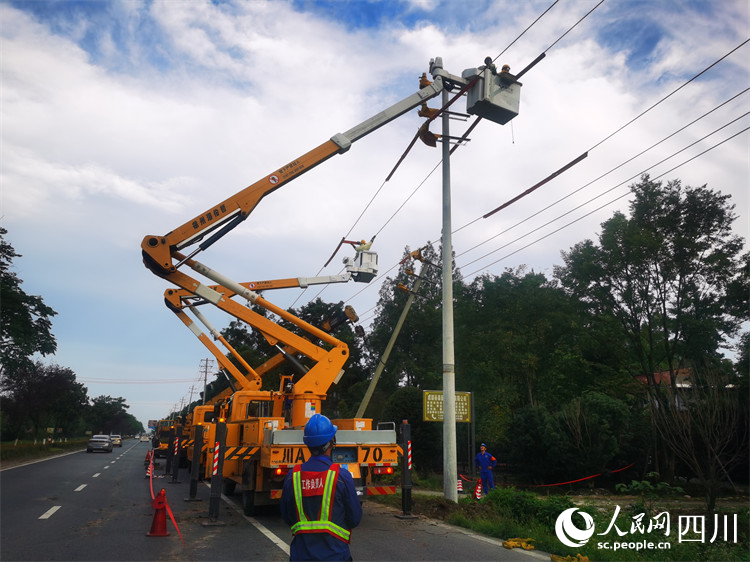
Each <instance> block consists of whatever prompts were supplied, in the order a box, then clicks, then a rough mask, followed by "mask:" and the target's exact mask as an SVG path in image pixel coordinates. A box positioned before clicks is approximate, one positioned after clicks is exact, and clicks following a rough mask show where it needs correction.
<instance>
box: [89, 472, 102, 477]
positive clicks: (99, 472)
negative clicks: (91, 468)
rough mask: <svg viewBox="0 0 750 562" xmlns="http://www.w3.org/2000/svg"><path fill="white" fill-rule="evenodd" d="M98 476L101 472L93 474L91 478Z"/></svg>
mask: <svg viewBox="0 0 750 562" xmlns="http://www.w3.org/2000/svg"><path fill="white" fill-rule="evenodd" d="M100 474H101V472H97V473H96V474H94V475H93V476H92V477H91V478H99V475H100Z"/></svg>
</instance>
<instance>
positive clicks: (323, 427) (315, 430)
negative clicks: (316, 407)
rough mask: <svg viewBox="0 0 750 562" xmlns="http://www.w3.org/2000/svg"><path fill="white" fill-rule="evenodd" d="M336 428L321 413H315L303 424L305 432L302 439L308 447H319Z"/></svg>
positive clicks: (328, 438) (333, 433) (326, 441)
mask: <svg viewBox="0 0 750 562" xmlns="http://www.w3.org/2000/svg"><path fill="white" fill-rule="evenodd" d="M337 429H338V428H337V427H336V426H335V425H333V424H332V423H331V420H329V419H328V418H327V417H325V416H324V415H322V414H315V415H314V416H313V417H311V418H310V419H309V421H308V422H307V423H306V424H305V434H304V436H303V437H302V440H303V441H304V442H305V445H307V446H308V447H321V446H323V445H325V444H326V443H328V442H329V441H330V440H331V439H333V436H334V435H336V430H337Z"/></svg>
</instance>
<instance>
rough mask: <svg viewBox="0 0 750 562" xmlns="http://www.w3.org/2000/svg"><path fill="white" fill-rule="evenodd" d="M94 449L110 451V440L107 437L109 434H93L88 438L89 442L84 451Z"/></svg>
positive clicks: (88, 451) (92, 450)
mask: <svg viewBox="0 0 750 562" xmlns="http://www.w3.org/2000/svg"><path fill="white" fill-rule="evenodd" d="M94 451H104V452H106V453H111V452H112V440H111V439H110V438H109V435H94V436H92V437H91V439H89V444H88V445H86V452H87V453H93V452H94Z"/></svg>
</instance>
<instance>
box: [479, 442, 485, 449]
mask: <svg viewBox="0 0 750 562" xmlns="http://www.w3.org/2000/svg"><path fill="white" fill-rule="evenodd" d="M479 446H480V447H484V448H485V449H486V448H487V445H485V444H484V443H482V444H481V445H479Z"/></svg>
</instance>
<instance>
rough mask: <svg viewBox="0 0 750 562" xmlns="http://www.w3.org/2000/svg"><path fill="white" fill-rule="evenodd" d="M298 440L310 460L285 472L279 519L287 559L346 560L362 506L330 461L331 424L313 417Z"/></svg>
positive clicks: (350, 481)
mask: <svg viewBox="0 0 750 562" xmlns="http://www.w3.org/2000/svg"><path fill="white" fill-rule="evenodd" d="M302 440H303V441H304V443H305V445H307V448H308V449H309V450H310V460H308V461H307V462H305V463H302V464H301V465H300V464H298V465H296V466H295V467H294V469H293V470H292V472H290V473H289V474H287V477H286V480H285V481H284V489H283V492H282V495H281V517H282V518H283V519H284V521H286V523H287V525H289V526H290V527H291V528H292V534H293V535H294V538H293V539H292V545H291V548H290V549H289V559H290V560H351V559H352V555H351V553H350V551H349V541H350V540H351V530H352V529H353V528H354V527H356V526H357V525H359V522H360V520H361V519H362V506H361V505H360V503H359V498H358V497H357V490H356V489H355V487H354V479H353V478H352V475H351V474H350V473H349V471H348V470H347V469H346V468H344V467H342V466H340V465H338V464H336V463H334V462H333V460H332V459H331V454H332V453H333V448H334V446H335V445H336V426H335V425H333V424H332V423H331V420H329V419H328V418H327V417H326V416H323V415H321V414H315V415H314V416H313V417H311V418H310V420H309V421H308V422H307V424H305V432H304V435H303V438H302Z"/></svg>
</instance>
